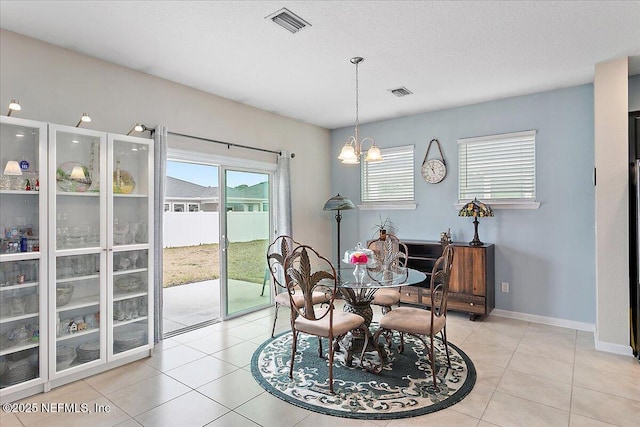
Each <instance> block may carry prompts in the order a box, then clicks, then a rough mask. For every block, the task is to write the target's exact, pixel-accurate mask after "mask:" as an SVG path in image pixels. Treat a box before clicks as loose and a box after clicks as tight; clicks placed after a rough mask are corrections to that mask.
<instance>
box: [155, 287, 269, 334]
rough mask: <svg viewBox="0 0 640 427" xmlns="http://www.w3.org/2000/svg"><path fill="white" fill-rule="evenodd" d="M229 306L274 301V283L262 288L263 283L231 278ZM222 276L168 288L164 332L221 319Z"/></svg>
mask: <svg viewBox="0 0 640 427" xmlns="http://www.w3.org/2000/svg"><path fill="white" fill-rule="evenodd" d="M229 284H230V286H229V307H230V311H231V312H232V313H233V312H236V311H240V310H243V309H245V308H248V307H253V306H259V305H260V306H262V305H268V304H270V292H269V291H270V290H271V288H270V285H269V284H267V288H265V295H264V296H260V293H261V292H262V284H261V283H249V282H244V281H240V280H230V281H229ZM220 310H221V307H220V280H219V279H215V280H205V281H202V282H195V283H187V284H185V285H179V286H172V287H170V288H164V291H163V316H162V319H163V333H165V334H166V333H170V332H174V331H177V330H179V329H183V328H186V327H189V326H192V325H196V324H198V323H202V322H207V321H211V320H219V319H220V317H221V311H220Z"/></svg>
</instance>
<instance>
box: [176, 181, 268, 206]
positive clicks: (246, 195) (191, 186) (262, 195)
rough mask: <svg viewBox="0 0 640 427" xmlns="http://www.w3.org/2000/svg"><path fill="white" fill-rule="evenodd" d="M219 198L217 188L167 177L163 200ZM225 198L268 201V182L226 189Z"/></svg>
mask: <svg viewBox="0 0 640 427" xmlns="http://www.w3.org/2000/svg"><path fill="white" fill-rule="evenodd" d="M218 197H219V188H218V187H205V186H202V185H199V184H195V183H193V182H189V181H184V180H182V179H178V178H174V177H172V176H167V181H166V187H165V198H167V199H200V200H212V199H215V200H217V199H218ZM227 197H228V198H229V199H230V200H231V201H234V199H235V200H240V199H242V200H247V199H248V200H251V199H258V200H268V199H269V187H268V182H261V183H259V184H254V185H251V186H247V185H240V186H238V187H233V188H227Z"/></svg>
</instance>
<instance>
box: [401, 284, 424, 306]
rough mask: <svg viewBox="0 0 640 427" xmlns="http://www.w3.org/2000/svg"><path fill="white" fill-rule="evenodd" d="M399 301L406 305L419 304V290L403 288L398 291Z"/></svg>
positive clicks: (410, 287) (408, 287) (411, 287)
mask: <svg viewBox="0 0 640 427" xmlns="http://www.w3.org/2000/svg"><path fill="white" fill-rule="evenodd" d="M400 301H401V302H406V303H408V304H420V288H417V287H413V286H403V287H402V289H401V290H400Z"/></svg>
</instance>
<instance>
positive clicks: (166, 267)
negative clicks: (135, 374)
mask: <svg viewBox="0 0 640 427" xmlns="http://www.w3.org/2000/svg"><path fill="white" fill-rule="evenodd" d="M218 178H219V167H218V166H217V165H212V164H204V163H194V162H186V161H178V160H168V161H167V173H166V187H165V198H164V214H163V215H164V218H163V283H162V289H163V333H164V335H165V337H166V336H171V335H175V334H178V333H182V332H186V331H188V330H192V329H196V328H198V327H201V326H206V325H209V324H211V323H215V322H217V321H219V320H220V317H221V312H220V258H219V253H220V250H219V246H220V245H219V243H220V237H219V236H220V231H219V230H220V229H219V223H220V221H219V215H220V202H219V186H218Z"/></svg>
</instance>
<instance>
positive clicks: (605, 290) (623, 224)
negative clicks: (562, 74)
mask: <svg viewBox="0 0 640 427" xmlns="http://www.w3.org/2000/svg"><path fill="white" fill-rule="evenodd" d="M628 64H629V62H628V58H626V57H624V58H620V59H616V60H613V61H608V62H603V63H600V64H596V67H595V78H594V83H593V86H594V131H595V132H594V138H595V166H596V171H597V183H596V193H595V212H596V221H595V223H596V228H595V229H596V245H595V246H596V292H597V298H596V300H597V310H596V347H597V348H601V349H612V350H615V347H618V348H619V349H620V350H622V349H627V350H628V348H629V347H628V343H629V312H628V308H629V169H628V168H629V166H628V161H629V160H628V159H629V119H628V111H629V84H628V80H629V78H628V75H629V65H628ZM612 347H614V348H612Z"/></svg>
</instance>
